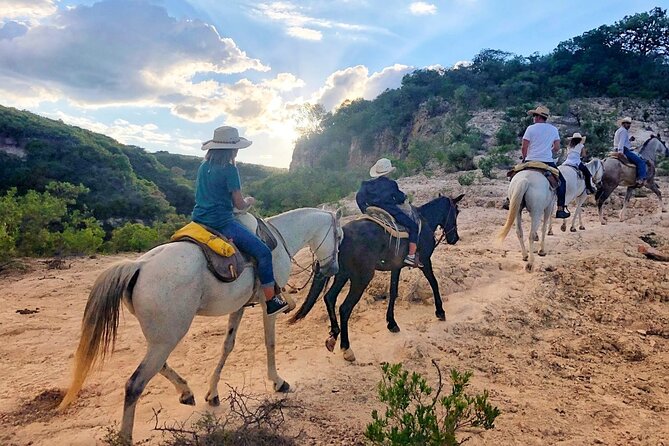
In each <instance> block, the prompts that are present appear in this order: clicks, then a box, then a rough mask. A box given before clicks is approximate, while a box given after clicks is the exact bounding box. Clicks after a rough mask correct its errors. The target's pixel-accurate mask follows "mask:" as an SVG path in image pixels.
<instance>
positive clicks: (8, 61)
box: [0, 0, 269, 106]
mask: <svg viewBox="0 0 669 446" xmlns="http://www.w3.org/2000/svg"><path fill="white" fill-rule="evenodd" d="M3 29H4V28H3ZM247 70H257V71H267V70H269V68H268V67H266V66H265V65H263V64H262V63H261V62H260V61H259V60H257V59H253V58H250V57H248V56H247V55H246V54H245V53H244V52H243V51H242V50H241V49H239V48H238V47H237V45H236V44H235V42H234V41H233V40H232V39H229V38H223V37H221V36H220V35H219V34H218V32H217V31H216V29H215V28H214V27H212V26H210V25H207V24H205V23H203V22H200V21H190V20H176V19H174V18H171V17H169V16H168V15H167V12H166V11H165V9H163V8H161V7H158V6H152V5H150V4H148V3H146V2H137V1H132V0H103V1H101V2H98V3H95V4H93V5H92V6H90V7H89V6H78V7H76V8H72V9H68V10H63V11H59V12H58V13H56V14H54V15H53V16H52V17H51V18H50V21H49V22H48V24H38V25H36V26H33V27H31V28H29V29H28V30H27V32H25V34H23V35H21V36H19V37H14V38H13V39H11V40H8V39H4V40H0V89H3V88H2V86H4V84H5V83H6V82H7V80H8V79H12V78H13V79H30V80H31V82H33V83H34V84H36V85H38V86H40V87H41V88H43V89H45V90H53V91H60V92H62V93H64V94H66V95H67V96H68V97H69V98H70V99H71V100H72V101H74V102H76V103H78V104H80V105H84V106H86V105H88V106H90V105H101V106H102V105H110V104H146V103H153V104H161V103H164V102H169V100H167V101H166V98H170V97H175V96H178V95H183V94H201V93H202V90H203V89H207V88H209V89H212V88H213V86H212V85H210V84H207V83H206V82H205V83H202V84H201V85H200V84H199V83H194V81H193V77H194V76H195V75H196V74H198V73H215V74H231V73H243V72H245V71H247ZM156 80H159V81H158V82H156Z"/></svg>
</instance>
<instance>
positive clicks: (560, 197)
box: [542, 161, 567, 207]
mask: <svg viewBox="0 0 669 446" xmlns="http://www.w3.org/2000/svg"><path fill="white" fill-rule="evenodd" d="M542 162H543V163H544V164H546V165H547V166H551V167H554V168H556V169H557V165H556V164H555V163H547V162H546V161H542ZM555 192H557V205H558V207H564V199H565V197H564V196H565V194H566V193H567V182H566V181H565V179H564V177H563V176H562V172H560V185H559V186H558V187H557V190H556V191H555Z"/></svg>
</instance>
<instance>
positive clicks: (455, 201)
mask: <svg viewBox="0 0 669 446" xmlns="http://www.w3.org/2000/svg"><path fill="white" fill-rule="evenodd" d="M463 198H465V194H460V195H458V196H457V197H455V198H454V199H453V203H457V202H458V201H460V200H462V199H463Z"/></svg>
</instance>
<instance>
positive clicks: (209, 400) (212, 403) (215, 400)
mask: <svg viewBox="0 0 669 446" xmlns="http://www.w3.org/2000/svg"><path fill="white" fill-rule="evenodd" d="M204 399H205V400H206V401H207V403H209V405H210V406H211V407H218V406H220V405H221V399H220V398H219V397H218V395H216V396H215V397H213V398H210V397H209V393H207V396H205V397H204Z"/></svg>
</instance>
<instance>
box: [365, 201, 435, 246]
mask: <svg viewBox="0 0 669 446" xmlns="http://www.w3.org/2000/svg"><path fill="white" fill-rule="evenodd" d="M399 207H400V209H402V211H404V212H405V213H406V214H407V215H408V216H409V217H411V219H412V220H413V221H415V222H416V223H417V224H418V232H420V229H421V223H422V222H421V220H420V216H419V215H418V212H417V211H416V209H415V208H414V207H413V206H411V205H400V206H399ZM357 219H358V220H371V221H373V222H374V223H376V224H378V225H379V226H381V227H382V228H383V229H384V230H385V231H386V232H387V233H388V234H390V235H391V236H392V237H395V238H398V239H402V238H409V231H407V228H405V227H404V226H402V225H400V224H399V223H397V221H396V220H395V218H394V217H393V216H392V215H390V214H389V213H388V212H387V211H386V210H384V209H381V208H379V207H376V206H369V207H367V209H365V213H364V214H362V215H361V216H359V217H358V218H357Z"/></svg>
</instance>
